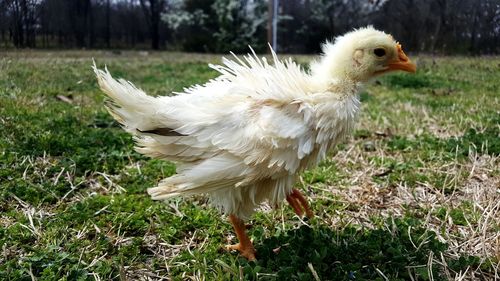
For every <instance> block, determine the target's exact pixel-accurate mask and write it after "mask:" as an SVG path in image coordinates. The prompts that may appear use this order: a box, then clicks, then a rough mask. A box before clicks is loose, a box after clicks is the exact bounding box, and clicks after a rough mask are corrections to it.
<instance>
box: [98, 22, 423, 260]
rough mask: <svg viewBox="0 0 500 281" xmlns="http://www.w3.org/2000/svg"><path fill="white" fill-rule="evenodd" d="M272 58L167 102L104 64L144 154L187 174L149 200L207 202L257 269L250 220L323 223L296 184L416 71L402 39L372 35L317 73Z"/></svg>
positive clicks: (364, 31) (248, 63)
mask: <svg viewBox="0 0 500 281" xmlns="http://www.w3.org/2000/svg"><path fill="white" fill-rule="evenodd" d="M252 53H253V50H252ZM272 55H273V59H274V64H269V63H268V62H267V61H266V59H265V58H258V57H257V56H256V55H255V53H253V54H252V55H248V56H245V57H244V58H243V59H240V58H238V57H236V56H234V59H233V60H230V59H226V58H223V64H222V65H210V67H211V68H213V69H215V70H216V71H218V72H219V73H220V75H219V76H218V77H217V78H215V79H212V80H210V81H208V82H207V83H205V84H203V85H194V86H192V87H190V88H186V89H184V92H182V93H175V95H173V96H161V97H152V96H148V95H146V94H145V93H144V92H143V91H142V90H140V89H138V88H136V87H135V86H134V85H133V84H131V83H130V82H128V81H125V80H122V79H120V80H115V79H113V78H112V77H111V75H110V73H109V72H108V71H107V70H106V71H102V70H99V69H97V68H96V67H95V65H94V71H95V73H96V75H97V79H98V82H99V86H100V87H101V89H102V90H103V91H104V93H106V94H107V95H108V96H109V97H110V98H111V99H112V101H113V104H112V105H110V106H109V108H108V109H109V112H110V113H111V114H112V115H113V117H114V118H115V119H116V120H117V121H118V122H120V123H121V124H122V125H123V128H124V129H125V130H126V131H128V132H130V133H131V134H133V135H134V137H135V141H136V144H137V146H136V150H137V151H138V152H140V153H143V154H145V155H148V156H150V157H154V158H159V159H165V160H169V161H174V162H175V163H177V174H176V175H174V176H171V177H169V178H166V179H164V180H162V181H161V182H160V183H159V184H158V186H157V187H154V188H150V189H148V193H149V194H150V195H151V196H152V198H153V199H157V200H163V199H167V198H170V197H172V196H178V195H181V196H187V195H191V194H207V195H208V196H209V198H210V201H211V202H212V204H213V205H214V206H216V207H217V208H219V209H220V210H222V211H223V212H224V213H226V214H228V215H229V219H230V221H231V223H232V224H233V227H234V229H235V232H236V235H237V238H238V240H239V243H238V244H235V245H230V246H227V247H228V249H233V250H239V251H240V253H241V255H243V256H244V257H246V258H247V259H249V260H254V259H255V249H254V247H253V245H252V242H251V241H250V239H249V238H248V236H247V234H246V232H245V226H244V223H243V220H244V219H247V218H248V217H249V216H250V215H252V213H253V212H254V210H255V209H256V208H257V207H258V206H259V204H261V203H262V202H264V201H266V200H267V201H268V202H269V203H270V205H272V206H278V205H280V203H281V202H282V201H283V200H284V199H286V200H287V201H288V203H289V204H290V205H291V206H292V208H293V209H294V211H295V212H296V213H297V215H299V216H301V215H303V214H304V212H305V213H306V215H307V216H309V217H311V216H313V214H312V211H311V210H310V208H309V206H308V203H307V200H306V199H305V198H304V196H302V194H301V193H300V192H299V191H298V190H297V189H294V188H293V186H294V183H295V181H296V179H297V176H298V174H299V173H300V172H301V171H303V170H304V169H307V168H309V167H312V166H314V165H316V164H318V162H320V161H321V160H323V159H325V157H326V155H327V152H328V150H329V149H330V148H332V147H333V146H334V145H335V144H337V143H338V142H339V141H341V140H342V138H343V137H344V136H345V135H346V134H348V133H349V132H350V131H352V128H353V126H354V123H355V120H356V115H357V113H358V110H359V106H360V102H359V98H358V92H359V90H360V87H361V86H362V85H363V84H364V83H365V82H367V81H368V80H370V78H372V77H374V76H376V75H379V74H382V73H385V72H388V71H392V70H403V71H407V72H415V71H416V66H415V64H413V63H412V62H411V61H410V60H409V59H408V57H407V56H406V55H405V53H404V52H403V50H402V49H401V46H400V45H399V44H398V43H397V42H396V41H394V39H393V38H392V36H391V35H388V34H386V33H384V32H381V31H377V30H375V29H374V28H372V27H366V28H361V29H358V30H354V31H352V32H349V33H347V34H345V35H343V36H341V37H338V38H337V39H336V40H335V41H334V43H330V42H327V43H326V44H324V45H323V55H322V56H321V57H320V58H319V60H317V61H314V62H312V63H311V71H310V72H306V71H304V70H302V69H301V67H300V66H298V65H297V64H295V63H294V62H292V61H291V59H289V60H287V61H280V60H279V59H278V58H277V56H276V54H275V53H274V52H272Z"/></svg>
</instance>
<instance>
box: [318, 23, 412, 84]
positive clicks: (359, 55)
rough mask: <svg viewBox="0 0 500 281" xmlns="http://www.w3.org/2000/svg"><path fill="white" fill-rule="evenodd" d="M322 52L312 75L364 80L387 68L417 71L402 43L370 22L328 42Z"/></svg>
mask: <svg viewBox="0 0 500 281" xmlns="http://www.w3.org/2000/svg"><path fill="white" fill-rule="evenodd" d="M323 53H324V54H323V56H322V58H321V60H320V61H319V62H316V63H315V64H313V66H312V71H313V75H314V74H317V75H320V76H323V77H324V76H325V75H326V76H329V77H330V78H333V79H344V78H347V79H350V80H354V81H359V82H365V81H367V80H369V79H370V78H373V77H375V76H377V75H380V74H383V73H386V72H389V71H395V70H402V71H407V72H412V73H413V72H415V71H416V65H415V64H414V63H413V62H411V61H410V59H409V58H408V57H407V56H406V54H405V53H404V52H403V49H402V47H401V45H400V44H399V43H398V42H396V41H395V40H394V38H393V37H392V36H391V35H389V34H386V33H384V32H382V31H378V30H376V29H374V28H373V27H371V26H370V27H366V28H361V29H357V30H354V31H352V32H349V33H346V34H345V35H343V36H340V37H338V38H336V39H335V41H334V42H333V43H332V42H327V43H326V44H324V45H323ZM325 78H326V77H325Z"/></svg>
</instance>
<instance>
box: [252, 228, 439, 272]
mask: <svg viewBox="0 0 500 281" xmlns="http://www.w3.org/2000/svg"><path fill="white" fill-rule="evenodd" d="M446 248H447V246H446V244H443V243H441V242H439V241H438V240H437V238H436V234H435V233H434V232H431V231H428V230H426V229H425V228H423V227H419V226H418V225H417V223H416V221H414V220H413V219H404V220H399V219H398V220H394V221H393V222H392V221H391V222H389V224H386V225H385V226H384V228H382V229H357V228H354V227H346V228H344V229H342V230H333V229H330V228H328V227H325V226H320V227H313V228H310V227H307V226H302V227H300V228H298V229H294V230H291V231H288V232H286V233H282V234H280V235H279V236H275V237H271V238H268V239H266V240H264V241H263V242H261V243H260V246H257V254H258V261H257V262H255V263H254V262H250V263H248V262H246V261H242V265H243V270H244V273H245V276H248V279H250V280H252V279H254V280H256V279H258V280H265V279H266V277H267V278H269V279H272V280H275V279H278V280H287V279H288V280H315V278H314V276H313V273H312V272H313V270H314V271H315V272H316V273H317V275H318V277H319V279H320V280H384V277H383V275H385V276H386V277H387V278H389V280H410V279H411V277H410V275H411V276H412V277H418V280H429V269H428V267H427V266H426V265H427V263H428V261H429V255H430V253H431V252H433V253H434V256H436V255H437V256H439V253H440V252H442V251H444V250H445V249H446ZM309 264H310V265H309ZM311 268H313V270H312V269H311ZM430 271H432V275H433V278H434V280H441V279H444V276H442V273H441V272H440V269H439V267H438V266H437V265H434V266H433V267H432V269H430Z"/></svg>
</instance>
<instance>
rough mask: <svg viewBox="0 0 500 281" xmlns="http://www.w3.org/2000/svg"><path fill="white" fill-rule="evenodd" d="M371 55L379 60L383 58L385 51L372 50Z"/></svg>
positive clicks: (380, 49) (382, 49)
mask: <svg viewBox="0 0 500 281" xmlns="http://www.w3.org/2000/svg"><path fill="white" fill-rule="evenodd" d="M373 53H374V54H375V55H376V56H377V57H379V58H381V57H383V56H385V49H384V48H377V49H375V50H373Z"/></svg>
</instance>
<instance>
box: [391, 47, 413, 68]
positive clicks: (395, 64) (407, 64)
mask: <svg viewBox="0 0 500 281" xmlns="http://www.w3.org/2000/svg"><path fill="white" fill-rule="evenodd" d="M396 48H397V50H398V58H397V59H396V60H395V61H392V62H390V63H389V64H388V66H389V70H402V71H407V72H411V73H415V72H416V71H417V66H416V65H415V64H414V63H413V62H411V61H410V59H409V58H408V57H407V56H406V54H405V52H403V49H402V48H401V45H400V44H399V43H398V44H397V45H396Z"/></svg>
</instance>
